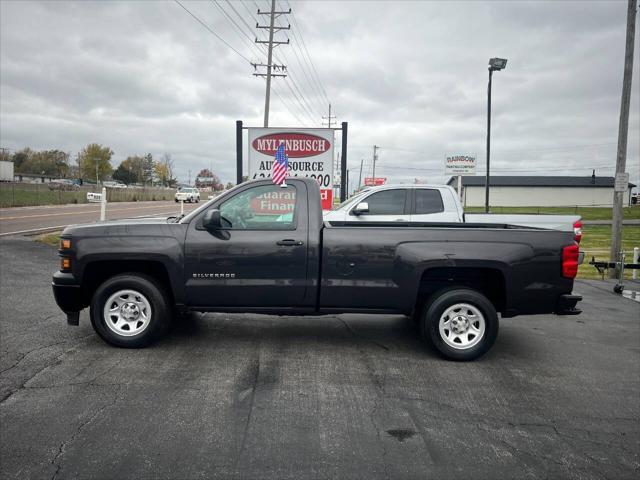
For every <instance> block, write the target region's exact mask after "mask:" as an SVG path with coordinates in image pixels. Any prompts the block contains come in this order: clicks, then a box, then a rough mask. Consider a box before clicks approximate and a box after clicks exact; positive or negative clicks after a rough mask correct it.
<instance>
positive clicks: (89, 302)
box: [53, 178, 581, 360]
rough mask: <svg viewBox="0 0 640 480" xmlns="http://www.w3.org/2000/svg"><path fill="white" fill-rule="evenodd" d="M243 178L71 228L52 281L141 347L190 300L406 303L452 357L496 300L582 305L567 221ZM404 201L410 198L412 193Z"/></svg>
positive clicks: (69, 300) (465, 346) (257, 308)
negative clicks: (389, 208)
mask: <svg viewBox="0 0 640 480" xmlns="http://www.w3.org/2000/svg"><path fill="white" fill-rule="evenodd" d="M287 184H288V185H287V186H286V187H281V186H277V185H273V184H272V183H270V181H269V180H258V181H252V182H247V183H243V184H241V185H239V186H237V187H235V188H233V189H231V190H229V191H228V192H226V193H225V194H224V195H221V196H219V197H217V198H215V199H213V200H211V201H210V202H208V203H207V204H205V205H203V206H201V207H200V208H198V209H197V210H195V211H193V212H192V213H190V214H189V215H187V216H186V217H183V218H180V217H170V218H147V219H132V220H120V221H109V222H104V223H96V224H90V225H79V226H71V227H68V228H66V229H65V230H64V232H63V233H62V236H61V245H60V251H59V254H60V257H61V269H60V271H58V272H56V273H55V274H54V276H53V292H54V295H55V298H56V301H57V303H58V305H59V306H60V308H61V309H62V310H63V311H64V312H65V313H66V314H67V321H68V323H69V324H72V325H77V324H78V320H79V312H80V310H82V309H83V308H85V307H87V306H90V316H91V322H92V324H93V327H94V329H95V330H96V332H97V333H98V334H99V335H100V336H101V337H102V338H103V339H104V340H106V341H107V342H109V343H110V344H113V345H116V346H120V347H143V346H145V345H148V344H149V343H151V342H152V341H154V340H156V339H157V338H159V337H160V336H161V335H162V334H163V333H164V332H165V331H166V329H167V327H168V325H169V323H170V321H171V320H172V318H174V317H175V316H179V314H181V313H184V312H188V311H202V312H214V311H215V312H256V313H271V314H277V315H321V314H335V313H345V312H350V313H367V314H375V313H379V314H390V313H394V314H398V313H401V314H405V315H408V316H411V317H412V318H413V319H414V320H415V321H416V322H417V323H418V324H419V326H420V331H421V334H422V336H423V338H424V339H425V340H426V341H428V342H430V343H431V344H433V345H434V346H435V347H436V348H437V350H439V351H440V352H441V353H442V354H443V355H444V356H445V357H447V358H450V359H455V360H471V359H474V358H476V357H478V356H480V355H482V354H483V353H485V352H486V351H487V350H489V349H490V348H491V346H492V345H493V343H494V341H495V339H496V335H497V334H498V312H499V313H500V314H501V316H502V317H503V318H506V317H513V316H515V315H519V314H527V315H528V314H539V313H556V314H560V315H562V314H577V313H580V310H578V309H576V308H575V307H576V304H577V302H578V301H580V300H581V297H580V296H577V295H572V293H571V292H572V288H573V279H574V277H575V275H576V272H577V268H578V246H577V244H576V243H575V242H574V239H573V233H571V232H560V231H554V230H543V229H535V228H528V227H514V226H510V225H495V224H477V225H476V224H469V223H442V224H432V223H410V222H405V223H402V224H399V225H392V226H390V225H389V224H388V223H381V224H377V223H373V222H369V223H368V222H361V221H360V222H349V221H342V222H332V223H325V222H323V219H322V211H321V204H320V191H319V188H318V185H317V183H316V182H315V180H311V179H305V178H292V179H287ZM407 201H413V200H412V199H411V198H409V199H408V200H407Z"/></svg>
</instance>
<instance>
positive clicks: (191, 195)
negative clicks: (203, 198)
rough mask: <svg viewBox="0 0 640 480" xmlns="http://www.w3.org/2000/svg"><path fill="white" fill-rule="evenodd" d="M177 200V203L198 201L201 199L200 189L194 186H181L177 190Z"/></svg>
mask: <svg viewBox="0 0 640 480" xmlns="http://www.w3.org/2000/svg"><path fill="white" fill-rule="evenodd" d="M175 200H176V203H177V202H189V203H193V202H195V203H198V202H199V201H200V191H199V190H198V189H197V188H193V187H181V188H179V189H178V191H177V192H176V195H175Z"/></svg>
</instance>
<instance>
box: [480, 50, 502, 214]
mask: <svg viewBox="0 0 640 480" xmlns="http://www.w3.org/2000/svg"><path fill="white" fill-rule="evenodd" d="M506 66H507V59H506V58H491V59H489V84H488V85H487V178H486V180H485V187H484V188H485V191H484V211H485V213H489V180H490V173H489V172H490V167H491V162H490V160H491V79H492V78H493V72H494V71H496V70H502V69H503V68H504V67H506Z"/></svg>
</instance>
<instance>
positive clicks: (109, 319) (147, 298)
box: [91, 273, 170, 348]
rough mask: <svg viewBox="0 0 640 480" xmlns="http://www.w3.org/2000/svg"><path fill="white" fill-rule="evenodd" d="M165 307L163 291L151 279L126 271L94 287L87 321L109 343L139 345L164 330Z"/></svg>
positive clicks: (168, 320)
mask: <svg viewBox="0 0 640 480" xmlns="http://www.w3.org/2000/svg"><path fill="white" fill-rule="evenodd" d="M169 311H170V310H169V307H168V305H167V301H166V299H165V296H164V292H163V291H162V289H161V288H160V287H159V286H158V285H157V284H156V283H155V282H154V281H153V279H151V278H150V277H147V276H145V275H140V274H137V273H128V274H122V275H117V276H115V277H112V278H110V279H108V280H107V281H105V282H104V283H103V284H102V285H100V287H98V289H97V290H96V292H95V294H94V295H93V299H92V301H91V324H92V325H93V328H94V330H95V331H96V333H97V334H98V335H100V337H101V338H102V339H103V340H104V341H106V342H107V343H110V344H111V345H115V346H117V347H125V348H140V347H145V346H147V345H149V344H151V343H152V342H154V341H155V340H157V339H158V338H159V337H160V336H162V334H163V333H165V332H166V330H167V328H168V326H169V322H170V316H169Z"/></svg>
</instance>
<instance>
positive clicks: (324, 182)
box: [253, 173, 331, 187]
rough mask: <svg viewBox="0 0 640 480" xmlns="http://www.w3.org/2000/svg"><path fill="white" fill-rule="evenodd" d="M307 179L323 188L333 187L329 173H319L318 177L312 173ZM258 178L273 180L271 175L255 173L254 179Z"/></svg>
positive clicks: (295, 175)
mask: <svg viewBox="0 0 640 480" xmlns="http://www.w3.org/2000/svg"><path fill="white" fill-rule="evenodd" d="M289 176H293V177H297V176H298V175H297V174H294V175H289ZM305 177H308V178H313V179H314V180H315V181H316V182H318V185H319V186H321V187H328V186H330V185H331V175H329V174H328V173H325V174H322V173H319V174H317V175H316V174H315V173H312V174H310V175H305ZM256 178H271V173H254V174H253V179H254V180H255V179H256Z"/></svg>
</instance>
